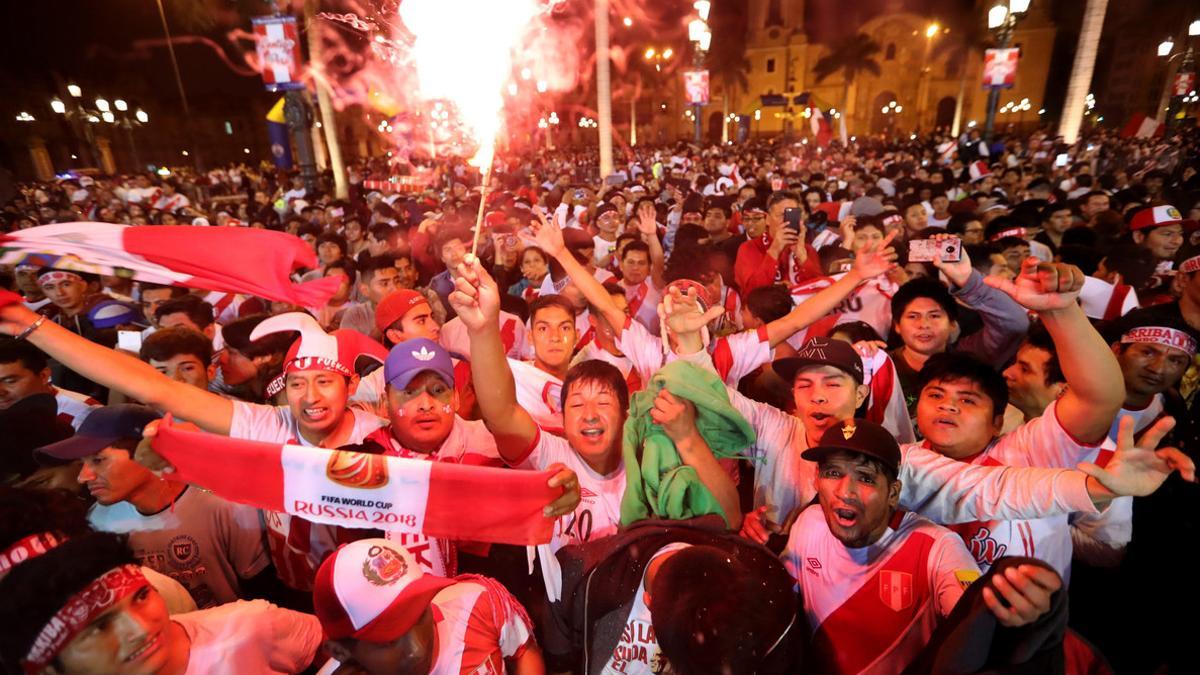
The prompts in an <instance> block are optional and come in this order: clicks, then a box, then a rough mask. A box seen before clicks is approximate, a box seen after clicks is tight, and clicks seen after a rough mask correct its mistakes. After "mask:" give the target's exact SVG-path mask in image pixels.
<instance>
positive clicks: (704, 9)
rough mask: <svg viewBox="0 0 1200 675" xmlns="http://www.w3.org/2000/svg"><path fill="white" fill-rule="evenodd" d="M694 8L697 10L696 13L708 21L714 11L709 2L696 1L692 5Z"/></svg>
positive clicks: (705, 0)
mask: <svg viewBox="0 0 1200 675" xmlns="http://www.w3.org/2000/svg"><path fill="white" fill-rule="evenodd" d="M692 7H694V8H695V9H696V13H697V14H699V15H700V18H701V19H703V20H705V21H708V12H709V10H711V9H712V3H711V2H709V0H696V2H694V3H692Z"/></svg>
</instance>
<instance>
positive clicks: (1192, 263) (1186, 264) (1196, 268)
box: [1179, 255, 1200, 274]
mask: <svg viewBox="0 0 1200 675" xmlns="http://www.w3.org/2000/svg"><path fill="white" fill-rule="evenodd" d="M1179 271H1180V272H1183V273H1184V274H1188V273H1190V272H1200V255H1198V256H1193V257H1191V258H1188V259H1187V260H1184V261H1183V264H1182V265H1180V266H1179Z"/></svg>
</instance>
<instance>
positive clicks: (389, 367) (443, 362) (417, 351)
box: [383, 338, 454, 389]
mask: <svg viewBox="0 0 1200 675" xmlns="http://www.w3.org/2000/svg"><path fill="white" fill-rule="evenodd" d="M426 370H431V371H433V372H435V373H437V374H438V375H441V376H442V380H443V381H444V382H445V383H446V384H447V385H449V386H451V387H453V386H454V362H453V361H451V360H450V353H449V352H447V351H446V350H445V348H443V347H442V346H441V345H439V344H438V343H436V342H434V341H433V340H430V339H427V338H413V339H411V340H405V341H404V342H401V343H400V344H398V345H396V346H395V347H392V351H390V352H388V355H387V361H384V363H383V379H385V380H387V383H388V384H390V385H392V386H393V387H395V388H397V389H403V388H405V387H407V386H408V383H409V382H412V380H413V378H414V377H416V376H417V375H420V374H421V373H423V372H425V371H426Z"/></svg>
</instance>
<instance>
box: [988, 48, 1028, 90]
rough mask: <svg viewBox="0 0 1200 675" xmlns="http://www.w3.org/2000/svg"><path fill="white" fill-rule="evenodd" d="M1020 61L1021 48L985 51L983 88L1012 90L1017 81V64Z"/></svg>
mask: <svg viewBox="0 0 1200 675" xmlns="http://www.w3.org/2000/svg"><path fill="white" fill-rule="evenodd" d="M1020 60H1021V49H1020V48H1019V47H1007V48H1004V49H987V50H984V54H983V88H984V89H1011V88H1012V86H1013V85H1014V84H1015V83H1016V81H1017V63H1018V62H1019V61H1020Z"/></svg>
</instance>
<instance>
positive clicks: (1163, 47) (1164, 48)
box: [1158, 37, 1175, 56]
mask: <svg viewBox="0 0 1200 675" xmlns="http://www.w3.org/2000/svg"><path fill="white" fill-rule="evenodd" d="M1172 49H1175V41H1174V40H1172V39H1171V38H1169V37H1168V38H1167V39H1166V40H1163V41H1162V42H1160V43H1158V55H1159V56H1170V55H1171V50H1172Z"/></svg>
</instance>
